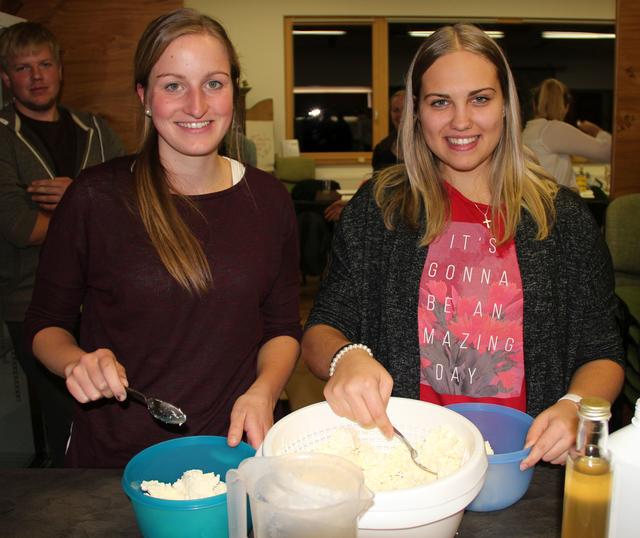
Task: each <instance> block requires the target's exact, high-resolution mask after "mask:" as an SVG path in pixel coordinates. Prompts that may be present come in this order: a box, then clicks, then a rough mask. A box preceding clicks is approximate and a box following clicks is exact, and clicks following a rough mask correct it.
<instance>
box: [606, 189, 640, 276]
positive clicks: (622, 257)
mask: <svg viewBox="0 0 640 538" xmlns="http://www.w3.org/2000/svg"><path fill="white" fill-rule="evenodd" d="M605 237H606V240H607V245H608V246H609V250H610V251H611V257H612V259H613V268H614V270H615V273H616V286H621V285H637V286H640V193H636V194H627V195H624V196H620V197H618V198H615V199H614V200H612V201H611V203H610V204H609V207H608V208H607V218H606V220H605Z"/></svg>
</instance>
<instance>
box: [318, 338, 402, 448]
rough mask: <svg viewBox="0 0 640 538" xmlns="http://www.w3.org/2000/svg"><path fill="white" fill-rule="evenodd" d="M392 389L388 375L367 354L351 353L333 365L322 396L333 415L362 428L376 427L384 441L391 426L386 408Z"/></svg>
mask: <svg viewBox="0 0 640 538" xmlns="http://www.w3.org/2000/svg"><path fill="white" fill-rule="evenodd" d="M392 389H393V379H392V378H391V375H389V372H387V370H385V368H384V367H383V366H382V365H381V364H380V363H379V362H378V361H377V360H375V359H374V358H373V357H371V356H370V355H369V354H368V353H367V352H366V351H363V350H361V349H352V350H350V351H349V352H347V353H346V354H345V355H344V356H343V357H342V359H340V362H339V363H338V364H337V365H336V369H335V373H334V374H333V376H332V377H330V378H329V380H328V381H327V384H326V385H325V388H324V396H325V398H326V399H327V402H328V403H329V405H330V406H331V409H333V411H334V413H336V414H337V415H339V416H341V417H346V418H348V419H351V420H354V421H356V422H357V423H358V424H360V426H363V427H364V428H372V427H374V426H377V427H378V428H380V430H381V431H382V433H383V435H385V436H386V437H387V438H391V437H392V436H393V426H392V424H391V422H390V421H389V417H388V416H387V404H388V403H389V398H390V397H391V391H392Z"/></svg>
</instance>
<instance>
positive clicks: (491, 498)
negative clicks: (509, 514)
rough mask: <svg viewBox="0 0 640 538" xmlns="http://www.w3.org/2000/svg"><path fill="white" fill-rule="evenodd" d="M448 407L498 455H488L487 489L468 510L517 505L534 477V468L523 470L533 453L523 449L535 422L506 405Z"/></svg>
mask: <svg viewBox="0 0 640 538" xmlns="http://www.w3.org/2000/svg"><path fill="white" fill-rule="evenodd" d="M446 407H448V408H449V409H451V410H452V411H456V412H457V413H460V414H461V415H463V416H464V417H466V418H468V419H469V420H470V421H471V422H473V423H474V424H475V425H476V427H477V428H478V429H479V430H480V433H482V437H483V438H484V439H485V441H489V444H490V445H491V448H492V449H493V451H494V452H495V454H493V455H487V459H488V460H489V467H488V469H487V476H486V480H485V482H484V486H483V487H482V489H481V490H480V493H478V496H477V497H476V498H475V499H474V500H473V502H472V503H471V504H470V505H469V506H467V510H471V511H473V512H491V511H494V510H502V509H503V508H507V507H509V506H511V505H512V504H514V503H516V502H518V501H519V500H520V499H521V498H522V496H523V495H524V494H525V493H526V492H527V489H529V484H530V483H531V478H532V477H533V469H534V467H531V468H529V469H527V470H526V471H521V470H520V462H521V461H522V460H523V459H524V458H526V457H527V455H528V454H529V452H531V449H526V450H524V449H523V448H522V447H523V446H524V441H525V439H526V437H527V432H528V431H529V428H530V426H531V423H532V422H533V418H532V417H531V416H530V415H527V414H526V413H523V412H522V411H518V410H517V409H513V408H511V407H505V406H503V405H495V404H484V403H460V404H451V405H447V406H446Z"/></svg>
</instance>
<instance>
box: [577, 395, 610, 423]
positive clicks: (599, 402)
mask: <svg viewBox="0 0 640 538" xmlns="http://www.w3.org/2000/svg"><path fill="white" fill-rule="evenodd" d="M578 413H579V414H580V415H581V416H583V417H585V418H589V419H592V420H607V419H609V417H611V404H610V403H609V402H608V401H607V400H605V399H604V398H597V397H588V398H582V400H581V401H580V409H579V410H578Z"/></svg>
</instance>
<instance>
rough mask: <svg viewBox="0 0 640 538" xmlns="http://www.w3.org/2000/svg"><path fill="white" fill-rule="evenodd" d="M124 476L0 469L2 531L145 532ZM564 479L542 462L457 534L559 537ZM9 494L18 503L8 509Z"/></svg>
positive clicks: (88, 535) (39, 535)
mask: <svg viewBox="0 0 640 538" xmlns="http://www.w3.org/2000/svg"><path fill="white" fill-rule="evenodd" d="M121 476H122V472H121V471H119V470H105V469H0V537H3V538H5V537H6V538H9V537H10V538H22V537H25V538H27V537H28V538H81V537H82V538H93V537H95V538H103V537H104V538H106V537H109V538H118V537H122V538H125V537H126V538H129V537H137V536H140V533H139V532H138V529H137V526H136V522H135V518H134V515H133V510H132V509H131V506H130V505H129V501H128V499H127V497H126V495H125V494H124V492H123V491H122V489H121V487H120V478H121ZM563 480H564V470H563V468H560V467H550V466H541V465H538V467H537V469H536V470H535V472H534V475H533V480H532V483H531V486H530V487H529V491H527V494H526V495H525V496H524V497H523V498H522V499H521V500H520V501H519V502H518V503H516V504H515V505H513V506H511V507H509V508H507V509H505V510H500V511H498V512H485V513H477V512H467V513H465V515H464V517H463V518H462V524H461V526H460V529H459V532H458V538H485V537H486V538H489V537H491V538H502V537H509V538H529V537H531V538H533V537H536V538H557V537H559V536H560V522H561V515H562V487H563ZM6 500H9V501H11V502H12V503H14V506H13V508H12V509H10V510H9V511H6V512H4V511H3V504H4V502H3V501H6ZM301 538H304V537H301Z"/></svg>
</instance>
